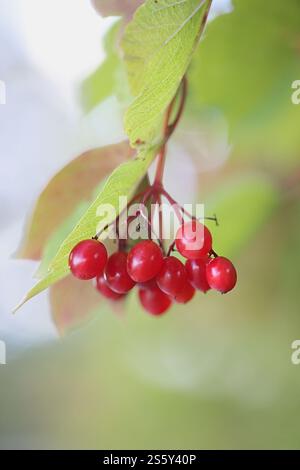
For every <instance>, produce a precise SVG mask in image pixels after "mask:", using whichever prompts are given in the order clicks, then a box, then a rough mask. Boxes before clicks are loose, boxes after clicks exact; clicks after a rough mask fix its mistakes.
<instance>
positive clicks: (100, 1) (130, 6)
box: [92, 0, 144, 19]
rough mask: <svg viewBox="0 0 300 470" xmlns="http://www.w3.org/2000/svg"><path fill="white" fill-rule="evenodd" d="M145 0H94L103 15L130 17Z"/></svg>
mask: <svg viewBox="0 0 300 470" xmlns="http://www.w3.org/2000/svg"><path fill="white" fill-rule="evenodd" d="M142 3H144V1H143V0H92V4H93V6H94V8H95V9H96V10H97V11H98V13H100V15H101V16H125V18H127V19H129V18H130V17H131V16H132V15H133V13H134V12H135V10H136V9H137V8H138V7H139V6H140V5H141V4H142Z"/></svg>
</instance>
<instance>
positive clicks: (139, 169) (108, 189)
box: [16, 147, 156, 309]
mask: <svg viewBox="0 0 300 470" xmlns="http://www.w3.org/2000/svg"><path fill="white" fill-rule="evenodd" d="M155 154H156V148H155V147H151V148H148V149H146V150H141V151H140V153H139V154H138V156H137V157H136V158H135V159H134V160H131V161H130V162H126V163H123V164H122V165H120V166H119V167H118V168H117V169H116V170H115V171H114V172H113V173H112V174H111V176H110V177H109V178H108V180H107V182H106V184H105V186H104V188H103V190H102V191H101V192H100V194H99V195H98V197H97V198H96V199H95V201H94V202H93V203H92V204H91V206H90V207H89V208H88V210H87V211H86V212H85V214H84V215H83V217H82V218H81V219H80V220H79V222H78V224H77V225H76V226H75V228H74V229H73V230H72V231H71V233H70V234H69V235H68V236H67V238H66V239H65V240H64V242H63V243H62V245H61V247H60V249H59V250H58V252H57V254H56V256H55V257H54V259H53V260H52V262H51V263H50V266H49V272H48V274H47V275H46V276H45V277H44V278H43V279H41V280H40V281H39V282H38V283H37V284H36V285H35V286H34V287H33V288H32V289H31V290H30V291H29V292H28V294H27V295H26V296H25V298H24V299H23V301H22V302H21V303H20V305H19V306H18V307H17V308H16V309H18V308H19V307H20V306H21V305H23V304H24V303H25V302H26V301H27V300H29V299H31V298H32V297H34V296H35V295H37V294H38V293H40V292H42V291H43V290H44V289H46V288H47V287H49V286H50V285H52V284H54V283H55V282H57V281H59V280H60V279H63V278H64V277H65V276H67V275H68V274H69V272H70V270H69V266H68V258H69V253H70V251H71V250H72V248H73V247H74V246H75V245H76V244H77V243H78V242H80V241H81V240H84V239H86V238H91V237H93V236H94V235H95V234H96V232H97V230H98V227H99V223H101V225H103V226H104V225H106V224H109V223H111V222H113V218H112V214H111V213H110V214H107V213H106V216H104V217H102V218H101V216H100V215H99V209H100V208H101V206H102V207H103V205H104V204H109V205H110V206H111V207H112V208H113V209H115V212H116V214H118V213H119V212H121V211H122V210H123V209H124V208H125V206H126V203H125V197H127V199H130V198H131V197H132V195H133V194H134V192H135V190H136V188H137V186H138V185H139V183H140V182H141V180H142V179H143V177H144V175H145V174H146V172H147V170H148V168H149V165H150V164H151V162H152V160H153V159H154V157H155ZM120 197H121V200H120V199H119V198H120Z"/></svg>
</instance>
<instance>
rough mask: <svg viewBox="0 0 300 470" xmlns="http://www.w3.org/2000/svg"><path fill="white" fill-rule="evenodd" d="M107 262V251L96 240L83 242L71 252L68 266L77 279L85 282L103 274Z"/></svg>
mask: <svg viewBox="0 0 300 470" xmlns="http://www.w3.org/2000/svg"><path fill="white" fill-rule="evenodd" d="M106 261H107V251H106V248H105V246H104V245H103V243H101V242H99V241H98V240H93V239H91V240H83V241H81V242H79V243H78V244H77V245H76V246H75V247H74V248H73V250H72V251H71V253H70V256H69V266H70V269H71V272H72V274H73V275H74V276H75V277H78V279H82V280H87V279H92V278H93V277H96V276H99V275H100V274H102V273H103V270H104V267H105V265H106Z"/></svg>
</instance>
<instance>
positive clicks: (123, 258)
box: [105, 251, 135, 294]
mask: <svg viewBox="0 0 300 470" xmlns="http://www.w3.org/2000/svg"><path fill="white" fill-rule="evenodd" d="M105 277H106V280H107V284H108V286H109V287H110V288H111V289H112V290H113V291H115V292H117V293H118V294H126V292H128V291H130V289H132V288H133V286H135V282H134V281H133V280H132V279H131V277H130V276H129V274H128V272H127V253H124V252H123V251H118V252H117V253H114V254H113V255H111V256H110V257H109V258H108V261H107V265H106V268H105Z"/></svg>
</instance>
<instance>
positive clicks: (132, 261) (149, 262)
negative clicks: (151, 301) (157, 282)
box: [127, 240, 163, 282]
mask: <svg viewBox="0 0 300 470" xmlns="http://www.w3.org/2000/svg"><path fill="white" fill-rule="evenodd" d="M162 264H163V255H162V252H161V249H160V248H159V246H158V245H156V243H154V242H153V241H152V240H143V241H141V242H139V243H137V244H136V245H135V246H134V247H133V248H132V249H131V250H130V252H129V254H128V258H127V271H128V274H129V275H130V277H131V278H132V279H133V280H134V281H135V282H146V281H150V279H153V278H154V277H155V276H156V275H157V274H158V273H159V271H160V270H161V268H162Z"/></svg>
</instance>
